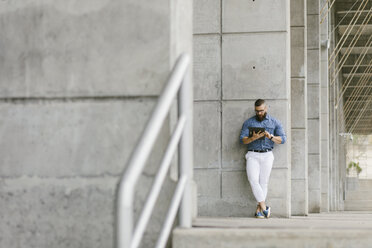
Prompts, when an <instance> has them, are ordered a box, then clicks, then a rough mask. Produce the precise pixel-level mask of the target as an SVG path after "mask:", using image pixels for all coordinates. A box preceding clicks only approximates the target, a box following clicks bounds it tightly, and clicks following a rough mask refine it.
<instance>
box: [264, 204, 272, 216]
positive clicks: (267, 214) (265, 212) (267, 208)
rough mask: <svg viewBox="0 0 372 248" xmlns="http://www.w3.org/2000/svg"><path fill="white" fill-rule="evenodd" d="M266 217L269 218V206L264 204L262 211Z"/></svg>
mask: <svg viewBox="0 0 372 248" xmlns="http://www.w3.org/2000/svg"><path fill="white" fill-rule="evenodd" d="M262 212H263V214H264V215H265V217H266V218H270V215H271V207H269V206H266V210H264V211H262Z"/></svg>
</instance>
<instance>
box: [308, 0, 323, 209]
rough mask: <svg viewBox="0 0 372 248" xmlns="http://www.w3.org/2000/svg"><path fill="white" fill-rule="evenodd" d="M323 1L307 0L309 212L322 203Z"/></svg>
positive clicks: (318, 207)
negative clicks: (321, 5)
mask: <svg viewBox="0 0 372 248" xmlns="http://www.w3.org/2000/svg"><path fill="white" fill-rule="evenodd" d="M319 12H320V1H319V0H316V1H307V66H308V68H307V76H308V77H307V113H308V116H307V118H308V123H307V124H308V132H307V133H308V176H309V178H308V181H309V189H308V190H309V202H308V203H309V213H319V212H320V204H321V166H320V165H321V163H320V161H321V160H320V159H321V149H320V144H321V142H320V127H321V125H320V124H321V121H320V119H321V115H320V106H321V102H320V28H319V22H320V17H319Z"/></svg>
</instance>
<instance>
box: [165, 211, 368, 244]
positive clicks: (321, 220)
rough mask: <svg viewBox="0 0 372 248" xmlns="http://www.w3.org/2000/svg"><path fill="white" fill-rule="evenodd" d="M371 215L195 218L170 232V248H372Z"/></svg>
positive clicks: (366, 213)
mask: <svg viewBox="0 0 372 248" xmlns="http://www.w3.org/2000/svg"><path fill="white" fill-rule="evenodd" d="M371 230H372V212H347V211H345V212H331V213H321V214H310V215H309V216H303V217H291V218H286V219H284V218H283V219H279V218H271V219H263V220H262V219H254V218H197V219H195V220H194V222H193V228H189V229H183V228H176V229H175V230H174V231H173V246H172V247H173V248H199V247H200V248H219V247H228V248H246V247H257V248H258V247H259V248H266V247H269V248H288V247H296V248H310V247H316V248H329V247H332V248H336V247H353V248H359V247H363V248H365V247H371V244H372V235H371Z"/></svg>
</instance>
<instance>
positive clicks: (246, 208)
mask: <svg viewBox="0 0 372 248" xmlns="http://www.w3.org/2000/svg"><path fill="white" fill-rule="evenodd" d="M289 7H290V6H289V1H287V0H276V1H271V2H266V1H251V2H247V1H240V0H237V1H225V0H222V1H216V0H215V1H213V0H202V1H194V47H195V49H194V68H195V74H194V81H195V85H194V95H195V104H194V108H195V122H194V125H195V133H194V137H195V160H194V162H195V171H194V173H195V180H196V183H197V185H198V201H199V205H198V211H199V215H202V216H241V217H244V216H251V215H252V214H253V212H254V209H255V206H256V202H255V200H254V197H253V195H252V193H251V189H250V186H249V183H248V180H247V177H246V172H245V158H244V154H245V152H246V147H245V146H244V145H241V144H239V133H240V129H241V126H242V124H243V122H244V121H245V120H246V119H247V118H249V117H251V116H252V115H254V107H253V103H254V101H255V100H256V99H258V98H264V99H267V102H268V105H269V113H270V114H272V115H273V116H275V117H277V118H278V119H279V120H280V121H281V122H282V123H283V126H284V129H285V131H286V132H287V134H288V140H289V142H287V143H286V144H285V145H281V146H276V147H275V152H274V155H275V162H274V168H273V171H272V174H271V179H270V180H271V181H270V186H269V193H268V202H269V204H270V205H272V206H273V213H274V215H276V216H289V215H290V170H291V167H290V147H291V146H290V143H291V142H290V140H291V138H290V108H289V106H290V73H289V72H290V47H289V43H290V37H289V29H290V27H289V25H290V23H289Z"/></svg>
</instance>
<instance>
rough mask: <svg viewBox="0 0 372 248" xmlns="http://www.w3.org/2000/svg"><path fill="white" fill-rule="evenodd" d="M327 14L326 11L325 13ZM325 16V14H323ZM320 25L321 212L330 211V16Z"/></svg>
mask: <svg viewBox="0 0 372 248" xmlns="http://www.w3.org/2000/svg"><path fill="white" fill-rule="evenodd" d="M326 3H327V0H321V1H320V4H321V6H324V5H326ZM324 12H325V11H324ZM323 15H324V14H323ZM322 19H323V22H322V23H321V24H320V43H321V49H320V58H321V59H320V74H321V80H320V99H321V103H320V105H321V111H320V112H321V113H320V116H321V118H320V120H321V125H320V126H321V130H320V137H321V138H320V143H321V145H320V149H321V209H320V210H321V211H322V212H328V211H329V199H328V192H329V107H328V103H329V100H328V98H329V92H328V84H329V77H328V47H329V45H328V44H329V37H328V25H329V23H328V21H329V18H328V15H327V17H325V16H324V17H323V18H322Z"/></svg>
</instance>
